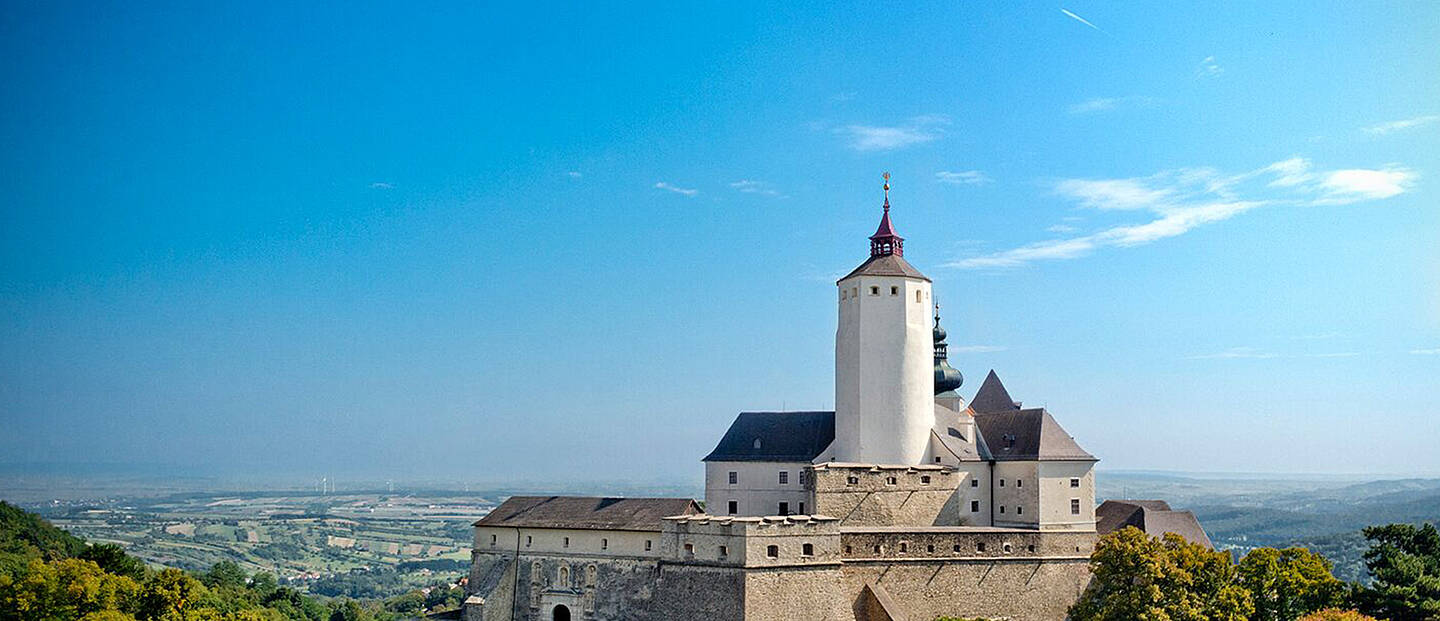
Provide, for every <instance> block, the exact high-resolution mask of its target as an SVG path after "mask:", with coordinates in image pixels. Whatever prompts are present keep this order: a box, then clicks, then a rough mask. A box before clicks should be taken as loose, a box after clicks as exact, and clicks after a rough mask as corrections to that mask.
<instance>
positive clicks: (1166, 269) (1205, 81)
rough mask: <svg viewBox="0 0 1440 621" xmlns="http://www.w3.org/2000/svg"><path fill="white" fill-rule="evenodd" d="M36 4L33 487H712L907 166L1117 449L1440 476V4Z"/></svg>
mask: <svg viewBox="0 0 1440 621" xmlns="http://www.w3.org/2000/svg"><path fill="white" fill-rule="evenodd" d="M427 9H428V10H426V11H424V12H417V11H414V10H413V9H412V8H411V7H408V6H406V5H400V4H365V5H357V4H355V3H336V4H330V5H322V4H305V5H282V4H279V3H262V4H261V5H241V4H229V5H211V4H206V5H197V4H194V3H175V4H171V5H159V4H156V5H149V6H147V7H143V8H142V7H136V6H133V3H115V4H108V5H107V4H100V3H76V4H66V3H41V4H34V3H29V4H21V5H14V6H11V7H9V9H8V10H7V11H6V12H5V13H4V15H3V16H0V80H3V83H4V84H5V89H4V95H3V96H0V106H3V108H0V141H3V144H4V145H5V148H4V149H3V150H0V158H3V159H0V190H3V193H4V196H5V200H4V203H3V207H0V314H3V316H4V317H5V318H6V319H5V320H4V321H3V323H0V462H6V463H22V462H67V461H83V462H101V463H117V464H118V463H163V464H170V465H173V466H175V467H178V468H181V469H184V470H187V471H188V470H195V471H218V470H226V471H254V472H275V473H293V474H295V475H296V476H310V475H312V474H314V473H322V472H330V473H332V476H334V475H335V474H334V473H336V472H341V473H344V474H345V475H346V476H352V477H361V476H376V477H395V478H423V477H431V478H451V479H456V480H466V481H486V480H490V481H494V480H507V479H516V478H529V479H552V480H553V479H560V480H567V479H568V480H577V481H584V480H598V479H604V478H620V479H627V480H695V479H697V478H698V477H699V474H700V465H699V462H698V460H699V458H700V457H701V456H702V455H703V454H704V453H705V452H707V451H708V450H709V449H710V448H711V447H712V446H713V444H714V442H715V441H716V440H718V438H719V436H720V434H721V433H722V432H723V430H724V428H725V427H726V426H727V425H728V424H729V422H730V421H731V419H732V418H733V417H734V415H735V413H736V412H738V411H741V410H753V409H780V408H789V409H803V408H812V409H813V408H829V407H831V402H832V400H833V378H832V375H833V339H834V336H833V335H834V327H835V308H834V298H835V296H834V293H833V281H834V279H835V278H836V277H838V276H839V275H841V274H843V273H844V272H845V271H847V270H848V269H850V268H852V267H854V266H855V265H856V264H858V263H859V262H860V261H861V260H862V259H863V258H864V257H865V255H866V251H867V242H866V240H865V237H866V236H867V235H868V234H869V233H871V232H873V230H874V226H875V222H876V220H877V218H878V216H879V203H880V198H881V195H880V188H879V186H880V172H881V171H886V170H888V171H890V172H891V173H892V174H893V175H894V179H893V185H894V190H893V192H892V202H893V204H894V207H895V211H894V219H895V222H896V226H897V228H898V229H899V231H900V233H901V234H902V235H904V236H906V238H907V242H906V250H907V254H906V257H907V258H908V259H910V260H911V262H912V263H914V264H915V265H916V266H917V267H918V268H920V269H921V270H922V271H924V272H925V273H926V274H928V275H929V276H931V277H932V278H933V279H934V280H935V292H936V296H937V299H938V300H939V301H940V302H941V303H942V304H943V305H944V315H945V317H946V327H947V328H948V330H949V332H950V334H951V335H952V336H951V352H952V356H951V358H952V363H953V364H954V365H955V366H956V367H957V368H959V369H960V370H961V371H963V372H964V373H965V374H966V377H967V385H966V387H965V388H964V389H962V392H964V393H965V394H967V395H968V394H970V393H971V392H972V391H973V390H974V388H975V387H976V386H977V385H978V381H979V379H980V378H982V377H983V376H984V374H985V372H986V371H987V370H989V369H991V368H994V369H996V370H997V371H998V372H999V373H1000V374H1001V376H1002V377H1003V378H1004V379H1005V380H1006V383H1007V385H1008V386H1009V387H1010V389H1011V392H1012V393H1013V394H1014V395H1015V396H1016V398H1017V399H1021V400H1023V401H1024V402H1026V403H1027V404H1034V405H1045V406H1047V407H1048V408H1050V410H1051V411H1052V412H1053V413H1054V414H1055V415H1056V416H1057V417H1058V418H1059V420H1060V421H1061V422H1062V424H1064V425H1065V426H1066V428H1067V429H1068V430H1069V431H1070V432H1071V433H1072V434H1074V435H1075V436H1076V437H1077V438H1078V439H1079V440H1080V442H1081V444H1082V445H1083V446H1085V447H1086V448H1087V449H1089V450H1090V451H1091V452H1093V453H1095V454H1097V455H1098V456H1099V457H1101V459H1102V462H1101V466H1102V467H1106V468H1130V469H1133V468H1147V469H1172V470H1208V471H1243V472H1345V473H1352V472H1362V473H1367V472H1368V473H1430V474H1434V473H1440V451H1436V450H1435V448H1434V447H1436V446H1440V424H1437V423H1436V422H1435V421H1436V418H1437V415H1440V207H1437V205H1440V190H1437V186H1440V103H1437V102H1440V78H1437V72H1436V69H1435V68H1436V67H1440V4H1436V3H1433V2H1428V3H1427V2H1409V3H1401V2H1396V3H1383V4H1381V3H1339V2H1336V3H1321V4H1318V5H1317V4H1315V3H1313V2H1304V3H1302V2H1272V3H1248V2H1246V3H1222V4H1216V3H1212V2H1196V3H1174V4H1165V5H1134V4H1116V3H1100V2H1074V3H1062V4H1048V3H1031V4H1024V5H1017V4H1015V3H979V2H947V3H934V4H921V5H915V6H911V7H906V8H903V9H897V8H888V9H887V8H882V7H879V6H877V5H875V4H874V3H863V4H862V3H851V4H842V3H816V4H802V3H790V4H786V5H781V6H761V5H750V6H739V5H724V6H693V5H684V4H679V3H663V4H655V5H650V6H636V7H630V8H625V9H619V8H614V7H602V6H598V5H595V6H578V7H577V6H568V5H562V4H538V3H536V4H527V5H524V6H516V5H503V6H499V5H497V6H469V7H459V6H432V7H427Z"/></svg>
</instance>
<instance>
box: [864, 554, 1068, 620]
mask: <svg viewBox="0 0 1440 621" xmlns="http://www.w3.org/2000/svg"><path fill="white" fill-rule="evenodd" d="M843 572H844V576H845V587H844V588H845V594H846V597H849V598H851V600H852V601H853V600H854V598H856V597H858V596H859V593H860V592H861V590H862V589H863V588H864V587H865V585H866V584H867V583H873V584H878V585H880V586H882V587H884V588H885V590H886V591H888V592H889V594H890V596H891V597H892V598H893V599H894V601H895V602H896V603H897V604H898V605H899V606H900V607H901V608H902V609H903V610H902V613H903V616H904V618H905V619H910V620H915V621H928V620H929V619H934V618H936V617H940V616H957V617H985V618H988V619H1012V620H1013V621H1059V620H1061V619H1064V618H1065V613H1066V611H1067V610H1068V609H1069V607H1070V605H1071V604H1073V603H1075V600H1076V599H1078V598H1079V596H1080V593H1081V592H1082V591H1084V590H1085V585H1086V584H1088V583H1089V581H1090V568H1089V565H1088V564H1087V563H1086V561H1083V560H1058V559H1049V560H1044V559H995V560H984V561H979V560H976V561H932V560H915V561H908V560H907V561H857V562H846V563H845V565H844V568H843Z"/></svg>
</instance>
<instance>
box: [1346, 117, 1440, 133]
mask: <svg viewBox="0 0 1440 621" xmlns="http://www.w3.org/2000/svg"><path fill="white" fill-rule="evenodd" d="M1435 121H1440V115H1434V114H1431V115H1428V116H1417V117H1415V118H1413V119H1404V120H1400V121H1390V122H1388V123H1376V124H1375V125H1371V126H1369V127H1366V128H1364V131H1365V133H1367V134H1375V135H1384V134H1388V133H1391V132H1398V131H1401V130H1405V129H1414V128H1416V127H1423V126H1425V125H1429V124H1431V123H1434V122H1435Z"/></svg>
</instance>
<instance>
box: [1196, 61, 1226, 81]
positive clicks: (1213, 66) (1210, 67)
mask: <svg viewBox="0 0 1440 621" xmlns="http://www.w3.org/2000/svg"><path fill="white" fill-rule="evenodd" d="M1222 73H1225V68H1224V67H1221V66H1220V63H1219V62H1216V60H1215V57H1214V56H1206V57H1205V58H1204V59H1202V60H1201V61H1200V66H1199V67H1198V68H1197V69H1195V77H1197V78H1213V77H1215V76H1218V75H1220V74H1222Z"/></svg>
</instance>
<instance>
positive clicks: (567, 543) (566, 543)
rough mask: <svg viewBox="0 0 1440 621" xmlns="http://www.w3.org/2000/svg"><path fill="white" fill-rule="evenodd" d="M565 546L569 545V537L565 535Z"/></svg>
mask: <svg viewBox="0 0 1440 621" xmlns="http://www.w3.org/2000/svg"><path fill="white" fill-rule="evenodd" d="M565 547H567V548H568V547H570V538H569V537H566V538H565Z"/></svg>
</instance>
